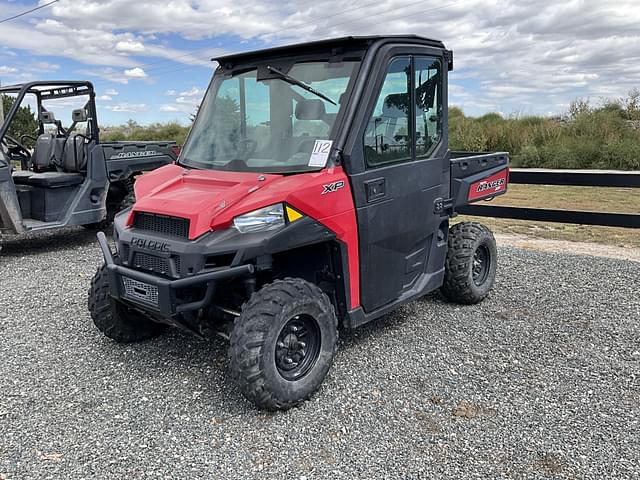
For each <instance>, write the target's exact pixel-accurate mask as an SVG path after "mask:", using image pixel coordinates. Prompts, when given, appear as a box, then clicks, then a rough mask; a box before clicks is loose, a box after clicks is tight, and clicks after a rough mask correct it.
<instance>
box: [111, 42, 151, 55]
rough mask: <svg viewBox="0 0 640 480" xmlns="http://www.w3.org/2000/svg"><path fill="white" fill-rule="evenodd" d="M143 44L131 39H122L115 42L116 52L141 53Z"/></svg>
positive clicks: (143, 49)
mask: <svg viewBox="0 0 640 480" xmlns="http://www.w3.org/2000/svg"><path fill="white" fill-rule="evenodd" d="M144 51H145V48H144V45H143V44H142V43H140V42H136V41H132V40H123V41H120V42H118V43H116V52H122V53H141V52H144Z"/></svg>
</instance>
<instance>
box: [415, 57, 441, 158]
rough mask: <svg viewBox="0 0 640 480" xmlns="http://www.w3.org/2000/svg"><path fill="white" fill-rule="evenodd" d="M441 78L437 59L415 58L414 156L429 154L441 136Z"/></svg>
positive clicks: (421, 156) (420, 156)
mask: <svg viewBox="0 0 640 480" xmlns="http://www.w3.org/2000/svg"><path fill="white" fill-rule="evenodd" d="M441 79H442V66H441V63H440V60H439V59H437V58H429V57H416V58H415V85H416V158H424V157H427V156H429V155H430V154H431V152H433V150H434V149H435V147H436V146H437V145H438V143H439V142H440V139H441V138H442V80H441Z"/></svg>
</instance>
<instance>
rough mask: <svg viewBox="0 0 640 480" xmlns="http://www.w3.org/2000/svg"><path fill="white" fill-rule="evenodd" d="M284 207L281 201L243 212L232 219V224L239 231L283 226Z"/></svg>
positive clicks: (257, 230)
mask: <svg viewBox="0 0 640 480" xmlns="http://www.w3.org/2000/svg"><path fill="white" fill-rule="evenodd" d="M284 224H285V219H284V208H283V207H282V204H281V203H278V204H277V205H270V206H268V207H264V208H260V209H258V210H254V211H253V212H249V213H245V214H244V215H240V216H239V217H236V218H234V219H233V226H234V227H235V229H236V230H238V231H239V232H240V233H252V232H266V231H269V230H276V229H277V228H280V227H284Z"/></svg>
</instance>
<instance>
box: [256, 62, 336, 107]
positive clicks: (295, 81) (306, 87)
mask: <svg viewBox="0 0 640 480" xmlns="http://www.w3.org/2000/svg"><path fill="white" fill-rule="evenodd" d="M267 70H269V71H270V72H271V73H275V74H276V75H278V76H279V77H280V78H282V80H284V81H285V82H287V83H290V84H291V85H297V86H298V87H300V88H302V89H304V90H306V91H307V92H309V93H313V94H314V95H315V96H316V97H320V98H322V99H323V100H326V101H327V102H329V103H333V104H334V105H338V104H337V103H336V102H334V101H333V100H331V99H330V98H329V97H327V96H326V95H325V94H324V93H321V92H319V91H317V90H316V89H315V88H313V87H312V86H310V85H307V84H306V83H304V82H303V81H301V80H298V79H297V78H293V77H290V76H289V75H287V74H286V73H282V72H281V71H280V70H278V69H277V68H273V67H272V66H271V65H267Z"/></svg>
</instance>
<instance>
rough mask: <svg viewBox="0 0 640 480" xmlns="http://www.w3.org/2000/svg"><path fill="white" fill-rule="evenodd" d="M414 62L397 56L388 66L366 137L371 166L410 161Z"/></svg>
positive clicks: (366, 154)
mask: <svg viewBox="0 0 640 480" xmlns="http://www.w3.org/2000/svg"><path fill="white" fill-rule="evenodd" d="M410 89H411V59H410V57H398V58H396V59H394V60H393V61H392V62H391V64H390V65H389V69H388V70H387V75H386V77H385V79H384V83H383V85H382V89H381V90H380V95H379V97H378V100H377V102H376V106H375V108H374V110H373V114H372V115H371V118H370V119H369V122H368V124H367V128H366V130H365V134H364V156H365V160H366V162H367V165H368V166H369V167H377V166H381V165H385V164H389V163H396V162H402V161H409V160H411V122H410V118H411V117H410V112H409V110H410V109H409V107H410V98H411V95H410V91H411V90H410Z"/></svg>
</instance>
